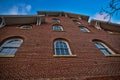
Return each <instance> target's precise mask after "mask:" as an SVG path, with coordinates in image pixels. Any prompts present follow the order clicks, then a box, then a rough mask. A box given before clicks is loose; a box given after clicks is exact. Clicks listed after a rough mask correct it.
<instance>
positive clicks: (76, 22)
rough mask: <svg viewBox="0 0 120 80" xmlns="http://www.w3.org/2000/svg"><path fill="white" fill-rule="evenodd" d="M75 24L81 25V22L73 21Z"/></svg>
mask: <svg viewBox="0 0 120 80" xmlns="http://www.w3.org/2000/svg"><path fill="white" fill-rule="evenodd" d="M73 22H74V23H75V24H78V25H80V24H81V22H79V21H78V20H73Z"/></svg>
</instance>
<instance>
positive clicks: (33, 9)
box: [0, 0, 120, 23]
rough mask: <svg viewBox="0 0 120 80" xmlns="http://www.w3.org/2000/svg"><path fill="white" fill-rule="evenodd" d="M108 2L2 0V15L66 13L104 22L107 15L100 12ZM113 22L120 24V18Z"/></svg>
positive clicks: (84, 0) (91, 0)
mask: <svg viewBox="0 0 120 80" xmlns="http://www.w3.org/2000/svg"><path fill="white" fill-rule="evenodd" d="M108 2H109V0H1V1H0V14H2V15H4V14H7V15H8V14H9V15H21V14H22V15H26V14H29V15H31V14H32V15H34V14H37V11H64V12H72V13H77V14H83V15H88V16H90V19H98V20H104V19H103V17H104V16H105V15H106V14H103V15H100V14H99V12H100V9H101V8H102V7H106V6H107V5H108ZM105 20H107V19H105ZM112 22H115V23H120V17H118V16H114V17H113V18H112Z"/></svg>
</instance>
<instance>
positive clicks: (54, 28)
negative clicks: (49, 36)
mask: <svg viewBox="0 0 120 80" xmlns="http://www.w3.org/2000/svg"><path fill="white" fill-rule="evenodd" d="M53 30H55V31H63V28H62V26H58V25H54V26H53Z"/></svg>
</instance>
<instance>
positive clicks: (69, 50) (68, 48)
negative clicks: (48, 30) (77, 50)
mask: <svg viewBox="0 0 120 80" xmlns="http://www.w3.org/2000/svg"><path fill="white" fill-rule="evenodd" d="M58 41H59V42H63V43H65V44H66V46H67V50H68V52H69V54H67V53H66V54H64V53H61V51H60V55H63V56H64V55H72V53H71V49H70V47H69V44H68V42H66V41H64V40H55V41H54V52H55V55H58V54H57V51H56V43H57V42H58ZM59 48H60V50H61V47H59ZM63 49H65V48H63ZM58 56H59V55H58Z"/></svg>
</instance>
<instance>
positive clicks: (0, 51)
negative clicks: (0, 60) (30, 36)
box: [0, 38, 23, 57]
mask: <svg viewBox="0 0 120 80" xmlns="http://www.w3.org/2000/svg"><path fill="white" fill-rule="evenodd" d="M22 42H23V39H21V38H10V39H8V40H6V41H5V42H4V43H3V44H2V45H1V46H0V57H14V56H15V53H16V51H17V50H18V48H19V47H20V45H21V44H22Z"/></svg>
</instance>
